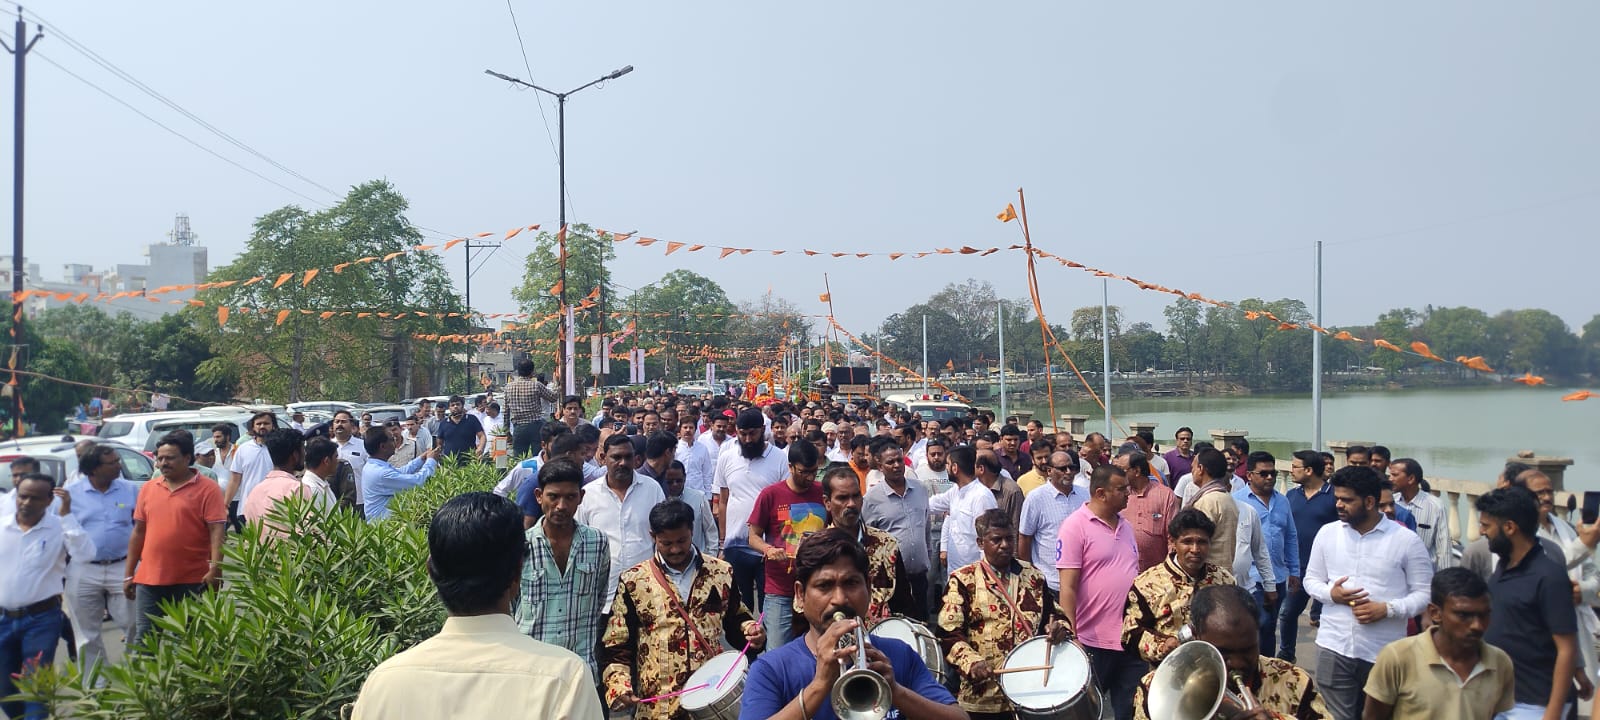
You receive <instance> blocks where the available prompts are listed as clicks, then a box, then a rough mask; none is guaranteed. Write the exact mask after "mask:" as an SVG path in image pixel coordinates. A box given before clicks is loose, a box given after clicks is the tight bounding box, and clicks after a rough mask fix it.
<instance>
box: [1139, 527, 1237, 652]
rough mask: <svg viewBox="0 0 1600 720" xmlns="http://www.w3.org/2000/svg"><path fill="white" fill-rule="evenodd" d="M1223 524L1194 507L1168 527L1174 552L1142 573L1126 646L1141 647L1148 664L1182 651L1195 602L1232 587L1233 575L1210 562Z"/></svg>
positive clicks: (1168, 553)
mask: <svg viewBox="0 0 1600 720" xmlns="http://www.w3.org/2000/svg"><path fill="white" fill-rule="evenodd" d="M1216 530H1217V526H1216V525H1214V524H1212V522H1211V518H1209V517H1206V514H1205V513H1203V512H1200V511H1199V510H1196V509H1194V508H1189V509H1187V510H1180V511H1178V514H1177V515H1174V516H1172V521H1171V522H1169V523H1167V537H1168V539H1170V540H1171V547H1172V549H1171V550H1170V551H1168V552H1167V559H1166V560H1165V561H1164V562H1162V563H1161V564H1160V565H1157V566H1155V567H1153V568H1150V569H1148V570H1145V571H1144V572H1142V573H1139V577H1137V578H1135V579H1134V581H1133V589H1132V590H1129V591H1128V614H1127V616H1126V617H1125V618H1123V621H1122V644H1123V645H1126V646H1128V647H1130V648H1136V649H1138V651H1139V655H1140V656H1141V657H1143V658H1144V659H1145V662H1148V663H1158V662H1161V660H1162V658H1165V657H1166V656H1167V653H1170V652H1172V651H1173V650H1175V649H1177V647H1178V642H1179V640H1178V631H1179V630H1180V629H1181V628H1182V627H1183V626H1185V625H1188V624H1189V601H1190V600H1191V599H1192V598H1193V597H1194V593H1195V591H1196V590H1199V589H1200V588H1203V587H1206V586H1208V585H1228V584H1231V583H1232V582H1233V574H1232V573H1230V572H1228V571H1227V570H1224V569H1222V568H1219V567H1217V566H1216V565H1212V564H1211V563H1208V562H1206V555H1207V554H1208V553H1210V552H1211V535H1212V534H1213V533H1215V532H1216Z"/></svg>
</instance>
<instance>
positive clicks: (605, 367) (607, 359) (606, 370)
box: [600, 335, 613, 375]
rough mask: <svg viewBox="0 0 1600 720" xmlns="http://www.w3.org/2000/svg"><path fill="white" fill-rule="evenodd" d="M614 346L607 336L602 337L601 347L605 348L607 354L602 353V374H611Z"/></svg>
mask: <svg viewBox="0 0 1600 720" xmlns="http://www.w3.org/2000/svg"><path fill="white" fill-rule="evenodd" d="M612 345H613V343H612V342H609V338H608V337H606V336H605V335H601V336H600V347H603V348H605V350H606V351H605V352H603V353H600V372H601V373H602V374H605V375H610V374H611V346H612Z"/></svg>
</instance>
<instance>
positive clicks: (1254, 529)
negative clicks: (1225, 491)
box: [1232, 498, 1300, 590]
mask: <svg viewBox="0 0 1600 720" xmlns="http://www.w3.org/2000/svg"><path fill="white" fill-rule="evenodd" d="M1233 504H1234V505H1235V506H1237V507H1238V508H1239V532H1238V533H1237V534H1235V535H1234V537H1233V539H1234V545H1233V548H1234V550H1233V568H1232V571H1233V582H1234V584H1236V585H1238V586H1239V587H1242V588H1244V589H1246V590H1254V589H1255V587H1256V583H1258V582H1265V584H1266V585H1267V586H1268V587H1267V588H1265V589H1267V590H1275V589H1276V587H1277V585H1278V578H1277V574H1276V573H1274V572H1273V571H1272V548H1270V547H1269V546H1268V545H1267V543H1266V542H1265V539H1266V533H1265V532H1263V531H1262V529H1261V516H1260V515H1258V514H1256V509H1255V508H1253V507H1251V506H1250V504H1249V503H1247V502H1245V501H1243V500H1240V499H1238V498H1234V499H1233ZM1294 551H1295V552H1300V548H1299V547H1296V548H1295V549H1294ZM1252 571H1253V572H1252ZM1284 580H1285V581H1288V578H1284Z"/></svg>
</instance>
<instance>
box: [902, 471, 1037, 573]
mask: <svg viewBox="0 0 1600 720" xmlns="http://www.w3.org/2000/svg"><path fill="white" fill-rule="evenodd" d="M997 507H1000V503H998V502H996V501H995V499H994V491H992V490H990V489H989V488H988V486H986V485H984V484H983V483H981V482H979V481H978V480H977V479H976V478H974V479H973V481H972V482H969V483H967V484H966V486H965V487H952V488H950V489H949V490H946V491H944V492H942V493H939V494H938V495H935V496H933V497H931V498H929V499H928V511H929V512H936V513H943V512H947V513H949V517H947V518H945V521H944V527H943V528H941V529H940V530H939V540H940V547H941V548H943V549H944V554H945V567H948V568H960V567H965V566H967V565H971V564H972V563H975V562H977V561H978V558H980V557H982V556H983V551H982V550H980V549H979V548H978V528H977V526H976V525H974V523H975V522H977V520H978V516H979V515H982V514H983V512H984V511H985V510H993V509H995V508H997ZM1052 547H1054V546H1053V545H1052Z"/></svg>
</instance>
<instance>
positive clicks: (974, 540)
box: [928, 445, 1000, 568]
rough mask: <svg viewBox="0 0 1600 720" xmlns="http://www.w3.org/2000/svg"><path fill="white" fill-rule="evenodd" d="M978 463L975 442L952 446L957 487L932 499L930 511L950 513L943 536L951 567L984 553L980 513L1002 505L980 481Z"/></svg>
mask: <svg viewBox="0 0 1600 720" xmlns="http://www.w3.org/2000/svg"><path fill="white" fill-rule="evenodd" d="M977 465H978V451H977V450H974V449H973V448H972V446H971V445H962V446H959V447H955V448H951V450H950V460H949V466H948V467H949V469H950V478H951V479H952V480H954V481H955V487H952V488H950V489H949V490H946V491H944V492H942V493H940V494H938V495H935V496H933V497H932V498H930V499H929V500H928V511H929V512H933V513H948V516H947V517H946V518H945V521H944V527H943V528H942V529H941V533H942V535H941V537H940V546H941V547H942V549H943V551H944V552H943V554H944V556H945V557H944V559H945V567H948V568H959V567H965V566H967V565H971V564H972V563H975V562H977V561H978V559H979V558H981V557H982V556H983V551H982V550H981V549H979V548H978V528H977V525H976V523H977V521H978V516H979V515H982V514H983V512H984V511H985V510H993V509H994V508H997V507H999V506H1000V503H998V502H996V501H995V498H994V493H993V492H992V491H990V490H989V488H988V487H986V486H985V485H984V484H983V483H981V482H978V475H977Z"/></svg>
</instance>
